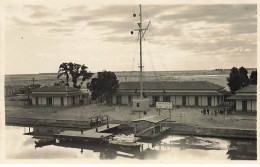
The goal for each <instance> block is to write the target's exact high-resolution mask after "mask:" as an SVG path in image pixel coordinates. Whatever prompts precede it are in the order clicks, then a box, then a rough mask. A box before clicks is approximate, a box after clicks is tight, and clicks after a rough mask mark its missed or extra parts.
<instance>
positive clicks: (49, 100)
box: [47, 97, 52, 106]
mask: <svg viewBox="0 0 260 167" xmlns="http://www.w3.org/2000/svg"><path fill="white" fill-rule="evenodd" d="M47 105H48V106H52V98H51V97H48V98H47Z"/></svg>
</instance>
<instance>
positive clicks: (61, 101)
mask: <svg viewBox="0 0 260 167" xmlns="http://www.w3.org/2000/svg"><path fill="white" fill-rule="evenodd" d="M60 105H61V106H64V98H63V97H61V98H60Z"/></svg>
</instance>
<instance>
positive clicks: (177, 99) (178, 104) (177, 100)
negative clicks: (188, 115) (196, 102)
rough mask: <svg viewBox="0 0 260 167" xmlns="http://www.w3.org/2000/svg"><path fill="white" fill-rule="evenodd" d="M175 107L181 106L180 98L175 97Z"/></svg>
mask: <svg viewBox="0 0 260 167" xmlns="http://www.w3.org/2000/svg"><path fill="white" fill-rule="evenodd" d="M175 102H176V103H175V105H177V106H181V105H182V96H176V101H175Z"/></svg>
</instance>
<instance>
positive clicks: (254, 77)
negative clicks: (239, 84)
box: [250, 70, 257, 85]
mask: <svg viewBox="0 0 260 167" xmlns="http://www.w3.org/2000/svg"><path fill="white" fill-rule="evenodd" d="M250 83H251V84H253V85H256V84H257V70H255V71H252V72H251V75H250Z"/></svg>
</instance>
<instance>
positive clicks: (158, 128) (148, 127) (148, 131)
mask: <svg viewBox="0 0 260 167" xmlns="http://www.w3.org/2000/svg"><path fill="white" fill-rule="evenodd" d="M167 119H168V118H167V117H162V116H159V115H153V116H147V117H143V118H139V119H136V120H133V121H132V122H134V130H135V137H140V138H147V139H151V138H156V137H159V136H161V135H163V134H165V133H167V132H168V131H169V130H170V127H167V122H164V121H166V120H167Z"/></svg>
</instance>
